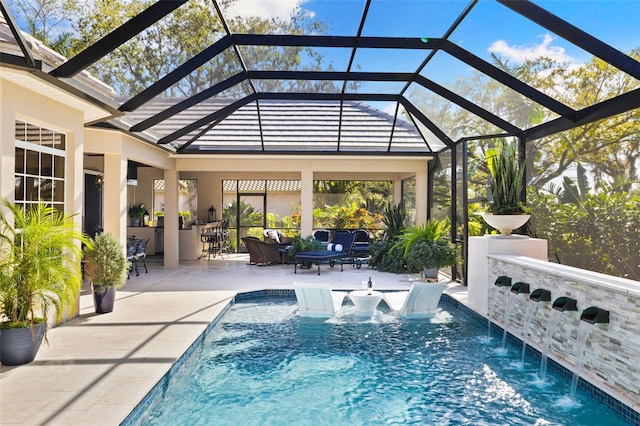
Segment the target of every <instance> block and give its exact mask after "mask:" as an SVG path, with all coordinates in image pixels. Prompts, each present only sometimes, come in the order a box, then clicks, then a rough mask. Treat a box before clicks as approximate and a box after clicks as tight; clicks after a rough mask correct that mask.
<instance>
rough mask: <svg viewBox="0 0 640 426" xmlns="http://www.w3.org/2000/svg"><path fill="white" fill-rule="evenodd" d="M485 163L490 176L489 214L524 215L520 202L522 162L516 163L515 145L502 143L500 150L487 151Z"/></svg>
mask: <svg viewBox="0 0 640 426" xmlns="http://www.w3.org/2000/svg"><path fill="white" fill-rule="evenodd" d="M486 161H487V168H488V170H489V175H490V179H489V188H490V192H491V200H490V209H491V213H493V214H523V213H525V207H524V204H523V203H522V201H521V196H522V188H523V185H524V184H523V179H524V162H520V161H518V158H517V152H516V145H515V143H513V142H512V143H509V144H507V143H504V144H503V145H502V149H501V150H497V149H490V150H487V153H486Z"/></svg>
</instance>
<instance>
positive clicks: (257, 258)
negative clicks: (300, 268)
mask: <svg viewBox="0 0 640 426" xmlns="http://www.w3.org/2000/svg"><path fill="white" fill-rule="evenodd" d="M242 242H243V243H244V245H245V246H246V247H247V250H248V251H249V264H251V265H262V266H265V265H269V264H271V263H278V262H280V251H279V250H278V243H276V242H275V241H274V240H268V241H260V240H259V239H258V238H256V237H242Z"/></svg>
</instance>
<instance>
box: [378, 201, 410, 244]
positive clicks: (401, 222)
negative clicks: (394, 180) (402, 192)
mask: <svg viewBox="0 0 640 426" xmlns="http://www.w3.org/2000/svg"><path fill="white" fill-rule="evenodd" d="M382 223H384V224H385V226H386V227H387V231H386V238H395V237H396V236H397V235H399V234H400V233H402V230H403V229H404V228H405V224H406V223H407V209H406V207H405V202H404V200H402V201H400V202H399V203H398V204H396V205H395V206H394V205H390V206H388V207H387V208H386V209H384V212H383V214H382Z"/></svg>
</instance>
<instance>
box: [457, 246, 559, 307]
mask: <svg viewBox="0 0 640 426" xmlns="http://www.w3.org/2000/svg"><path fill="white" fill-rule="evenodd" d="M490 254H516V255H520V256H527V257H532V258H534V259H540V260H545V261H546V260H547V240H541V239H538V238H520V237H515V236H514V237H485V236H483V237H469V260H468V262H469V269H468V271H467V275H468V276H467V286H468V287H467V288H468V291H467V298H468V300H467V302H468V304H469V306H470V307H472V308H473V309H474V310H475V311H476V312H478V313H480V314H482V315H485V316H486V315H487V313H488V307H489V289H490V288H493V287H492V286H493V285H494V283H490V282H489V267H488V262H489V260H488V258H487V256H488V255H490Z"/></svg>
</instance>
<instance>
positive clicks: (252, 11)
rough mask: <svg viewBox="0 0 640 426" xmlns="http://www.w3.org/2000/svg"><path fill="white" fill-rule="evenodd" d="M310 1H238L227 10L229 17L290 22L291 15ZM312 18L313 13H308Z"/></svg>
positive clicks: (226, 13)
mask: <svg viewBox="0 0 640 426" xmlns="http://www.w3.org/2000/svg"><path fill="white" fill-rule="evenodd" d="M307 1H308V0H238V1H236V2H235V3H233V4H232V5H231V6H230V7H228V8H226V9H225V15H227V16H243V17H247V16H257V17H259V18H262V19H269V18H281V19H283V20H285V21H288V20H289V19H290V18H291V15H292V13H293V12H294V11H296V10H297V9H298V8H302V5H303V4H304V3H306V2H307ZM306 13H307V14H309V15H310V16H311V17H313V16H314V14H313V12H310V11H307V12H306Z"/></svg>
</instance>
